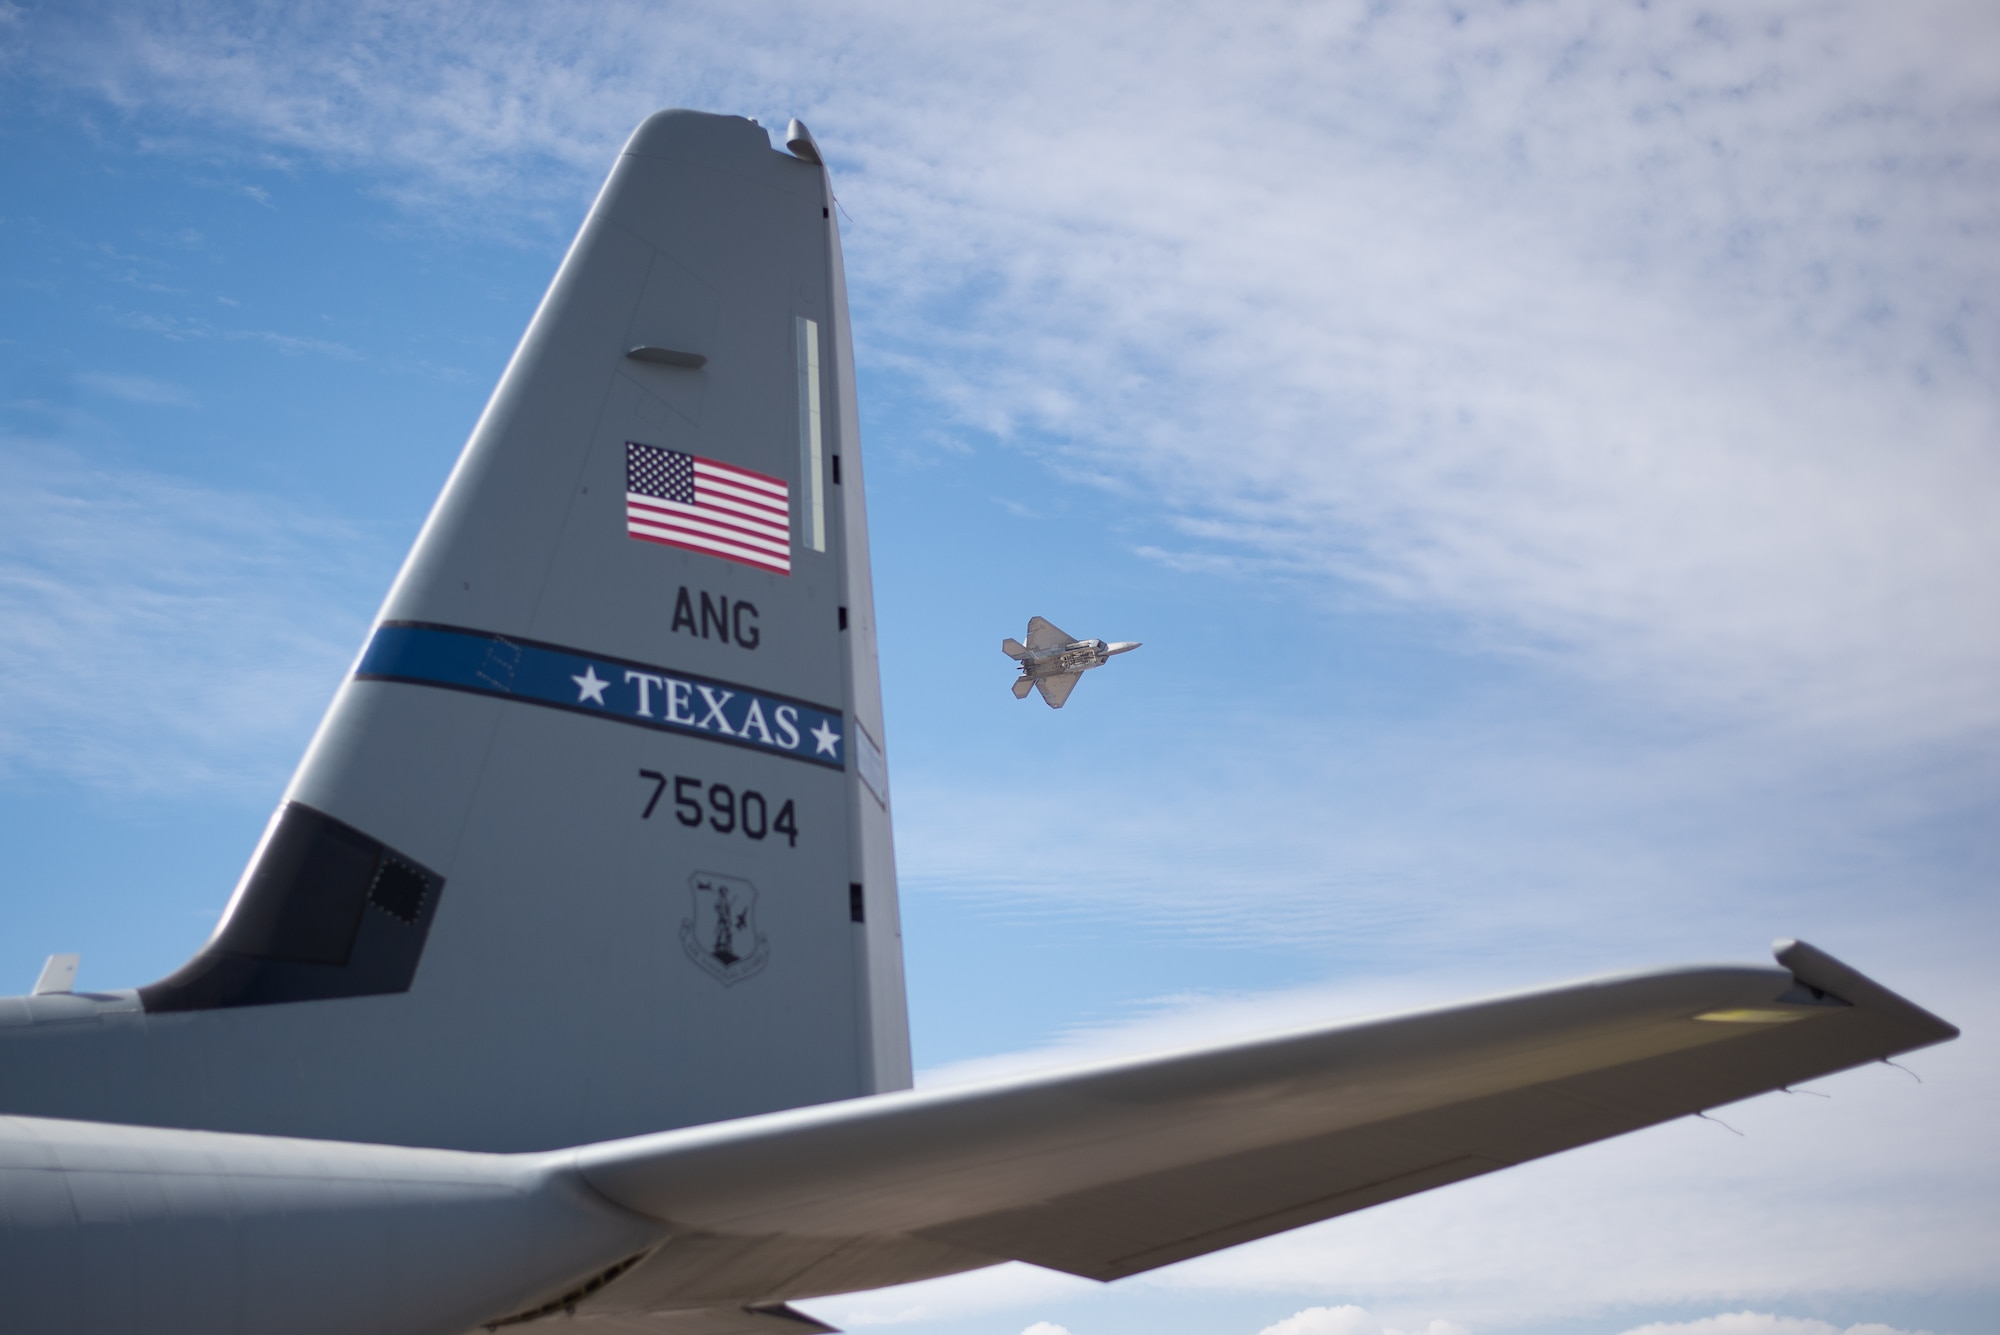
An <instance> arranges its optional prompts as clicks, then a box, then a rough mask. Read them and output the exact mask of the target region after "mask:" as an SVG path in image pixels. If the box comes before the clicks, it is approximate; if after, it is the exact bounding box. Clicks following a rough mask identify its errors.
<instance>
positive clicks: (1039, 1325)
mask: <svg viewBox="0 0 2000 1335" xmlns="http://www.w3.org/2000/svg"><path fill="white" fill-rule="evenodd" d="M1021 1335H1069V1331H1068V1329H1067V1328H1065V1327H1063V1326H1058V1325H1057V1324H1056V1323H1055V1322H1053V1321H1037V1322H1036V1323H1035V1324H1034V1325H1032V1326H1029V1327H1028V1328H1027V1329H1026V1330H1023V1331H1022V1332H1021Z"/></svg>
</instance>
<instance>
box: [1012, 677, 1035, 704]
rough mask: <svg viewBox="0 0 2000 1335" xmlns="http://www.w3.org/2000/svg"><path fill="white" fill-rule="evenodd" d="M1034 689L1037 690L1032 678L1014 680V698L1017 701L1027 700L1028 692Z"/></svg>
mask: <svg viewBox="0 0 2000 1335" xmlns="http://www.w3.org/2000/svg"><path fill="white" fill-rule="evenodd" d="M1034 689H1035V682H1034V679H1033V678H1031V677H1016V678H1014V698H1015V699H1016V700H1025V699H1027V698H1028V692H1029V691H1032V690H1034Z"/></svg>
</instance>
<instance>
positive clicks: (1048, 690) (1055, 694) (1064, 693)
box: [1035, 672, 1083, 709]
mask: <svg viewBox="0 0 2000 1335" xmlns="http://www.w3.org/2000/svg"><path fill="white" fill-rule="evenodd" d="M1082 680H1083V674H1082V673H1080V672H1065V673H1063V674H1062V675H1060V676H1056V677H1038V678H1036V679H1035V685H1037V686H1039V687H1041V688H1042V699H1044V700H1046V701H1048V702H1049V708H1050V709H1061V708H1062V707H1063V701H1065V700H1067V699H1069V693H1070V692H1071V691H1073V690H1075V689H1076V684H1077V683H1078V682H1079V681H1082Z"/></svg>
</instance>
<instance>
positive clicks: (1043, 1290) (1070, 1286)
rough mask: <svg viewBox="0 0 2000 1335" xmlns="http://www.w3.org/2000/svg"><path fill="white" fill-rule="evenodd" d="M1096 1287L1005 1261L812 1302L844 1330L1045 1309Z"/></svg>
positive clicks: (815, 1309)
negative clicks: (919, 1280) (991, 1312)
mask: <svg viewBox="0 0 2000 1335" xmlns="http://www.w3.org/2000/svg"><path fill="white" fill-rule="evenodd" d="M1097 1288H1098V1286H1097V1285H1096V1284H1093V1283H1092V1282H1091V1281H1089V1280H1087V1279H1078V1278H1077V1277H1076V1276H1074V1275H1064V1274H1058V1273H1057V1272H1055V1271H1053V1270H1041V1269H1037V1268H1036V1267H1034V1266H1030V1265H1022V1264H1021V1263H1020V1262H1018V1261H1015V1262H1009V1263H1008V1264H1006V1265H1000V1266H993V1267H990V1268H989V1269H986V1270H974V1271H972V1272H970V1273H968V1274H962V1275H952V1276H949V1277H947V1278H945V1279H928V1280H924V1281H922V1282H920V1283H916V1284H901V1285H898V1286H896V1287H895V1288H890V1289H877V1290H875V1291H873V1292H872V1293H850V1294H842V1295H839V1296H836V1297H831V1298H815V1299H814V1300H813V1301H812V1302H811V1304H810V1307H811V1308H812V1311H813V1313H814V1315H816V1316H818V1317H820V1318H821V1319H822V1320H824V1321H826V1322H827V1323H829V1324H830V1325H834V1326H838V1327H840V1328H842V1329H843V1330H845V1329H853V1328H859V1327H867V1326H903V1325H911V1324H913V1323H916V1322H919V1321H950V1320H954V1319H956V1318H960V1317H964V1316H967V1315H969V1314H972V1313H977V1312H990V1311H1008V1310H1013V1309H1015V1308H1021V1307H1028V1308H1034V1307H1040V1308H1043V1309H1044V1310H1046V1309H1047V1308H1048V1307H1050V1306H1052V1305H1054V1304H1055V1303H1058V1302H1061V1301H1064V1300H1073V1299H1075V1298H1076V1297H1078V1296H1079V1295H1081V1294H1087V1293H1091V1292H1094V1291H1095V1290H1096V1289H1097Z"/></svg>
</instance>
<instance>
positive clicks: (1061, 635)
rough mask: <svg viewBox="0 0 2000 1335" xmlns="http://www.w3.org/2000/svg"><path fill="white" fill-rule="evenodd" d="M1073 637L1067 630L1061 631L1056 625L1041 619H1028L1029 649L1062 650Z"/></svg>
mask: <svg viewBox="0 0 2000 1335" xmlns="http://www.w3.org/2000/svg"><path fill="white" fill-rule="evenodd" d="M1072 638H1073V637H1072V636H1071V635H1070V633H1069V632H1068V631H1066V630H1059V629H1057V628H1056V626H1055V625H1054V624H1052V623H1051V622H1049V621H1046V620H1044V619H1043V618H1041V617H1029V618H1028V648H1030V649H1060V648H1062V647H1063V646H1064V645H1066V644H1068V643H1070V641H1071V639H1072Z"/></svg>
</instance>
